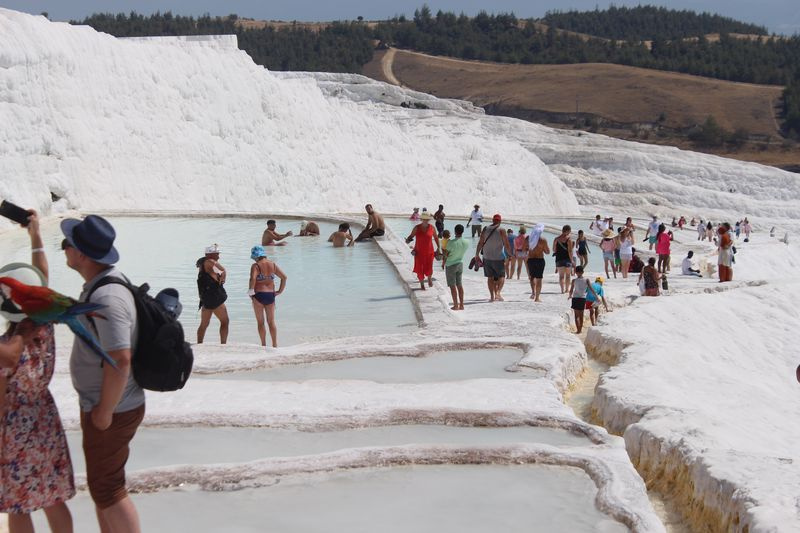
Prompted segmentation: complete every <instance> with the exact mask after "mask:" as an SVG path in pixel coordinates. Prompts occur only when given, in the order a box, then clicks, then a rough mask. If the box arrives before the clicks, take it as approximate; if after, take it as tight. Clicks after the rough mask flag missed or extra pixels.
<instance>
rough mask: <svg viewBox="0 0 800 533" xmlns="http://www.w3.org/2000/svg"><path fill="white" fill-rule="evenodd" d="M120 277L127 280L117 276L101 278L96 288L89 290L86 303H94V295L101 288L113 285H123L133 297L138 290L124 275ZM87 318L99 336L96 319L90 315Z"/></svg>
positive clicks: (95, 285)
mask: <svg viewBox="0 0 800 533" xmlns="http://www.w3.org/2000/svg"><path fill="white" fill-rule="evenodd" d="M120 276H122V277H123V278H125V279H124V280H122V279H119V278H118V277H116V276H105V277H103V278H101V279H100V281H98V282H97V283H95V284H94V287H92V288H91V289H90V290H89V294H87V295H86V301H87V302H91V301H92V300H91V298H92V295H93V294H94V292H95V291H96V290H97V289H99V288H100V287H105V286H106V285H112V284H113V285H122V286H123V287H125V288H127V289H128V290H129V291H131V295H133V293H134V291H135V290H136V289H135V288H134V287H133V285H131V282H130V280H129V279H128V278H126V277H125V276H124V275H123V274H120ZM86 318H87V320H89V323H90V324H91V325H92V329H94V334H95V335H97V326H96V325H95V323H94V318H93V317H91V316H88V315H87V316H86Z"/></svg>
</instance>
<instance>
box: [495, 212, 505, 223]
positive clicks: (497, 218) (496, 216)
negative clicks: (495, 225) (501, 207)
mask: <svg viewBox="0 0 800 533" xmlns="http://www.w3.org/2000/svg"><path fill="white" fill-rule="evenodd" d="M502 221H503V217H501V216H500V214H499V213H495V215H494V216H493V217H492V222H502Z"/></svg>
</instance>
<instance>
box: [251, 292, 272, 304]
mask: <svg viewBox="0 0 800 533" xmlns="http://www.w3.org/2000/svg"><path fill="white" fill-rule="evenodd" d="M253 298H255V299H256V301H257V302H258V303H260V304H261V305H272V304H274V303H275V293H274V292H257V293H255V294H254V295H253Z"/></svg>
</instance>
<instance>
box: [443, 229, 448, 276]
mask: <svg viewBox="0 0 800 533" xmlns="http://www.w3.org/2000/svg"><path fill="white" fill-rule="evenodd" d="M449 240H450V230H449V229H446V230H444V231H443V232H442V270H444V264H445V263H446V262H447V241H449Z"/></svg>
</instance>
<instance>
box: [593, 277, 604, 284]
mask: <svg viewBox="0 0 800 533" xmlns="http://www.w3.org/2000/svg"><path fill="white" fill-rule="evenodd" d="M594 280H595V281H596V282H597V283H599V284H600V285H602V284H603V282H604V281H605V280H604V279H603V276H597V277H596V278H594Z"/></svg>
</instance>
